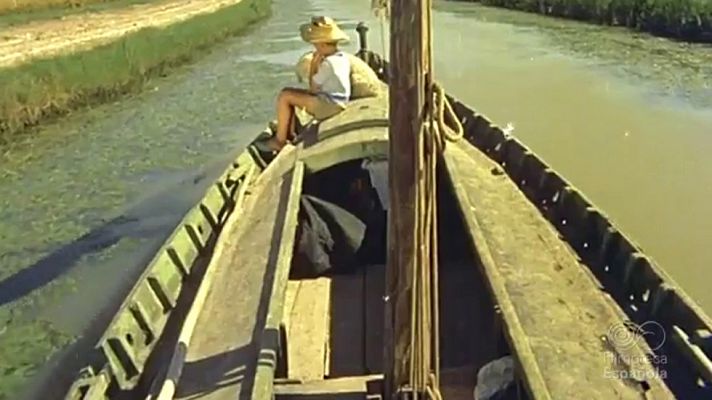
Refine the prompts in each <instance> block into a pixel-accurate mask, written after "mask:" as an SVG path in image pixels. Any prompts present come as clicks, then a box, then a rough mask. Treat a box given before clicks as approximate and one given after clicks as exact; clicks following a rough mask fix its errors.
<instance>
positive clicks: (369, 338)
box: [177, 99, 671, 400]
mask: <svg viewBox="0 0 712 400" xmlns="http://www.w3.org/2000/svg"><path fill="white" fill-rule="evenodd" d="M385 116H386V103H385V101H384V100H383V99H364V100H357V101H354V102H353V104H352V105H351V106H350V108H348V109H346V110H345V111H344V112H343V113H341V114H339V115H338V116H337V117H334V118H333V119H330V120H327V121H324V122H322V123H321V124H320V125H319V127H318V129H316V128H315V130H314V131H313V132H312V134H313V135H314V136H310V134H309V133H308V132H305V133H304V135H303V138H304V140H302V141H301V142H300V143H297V144H296V145H294V146H292V145H290V146H288V147H286V148H285V149H284V150H282V152H280V154H279V155H278V156H277V157H276V158H275V159H274V160H273V161H272V162H271V163H270V164H269V166H268V167H267V168H266V169H265V170H264V172H262V173H261V174H260V176H259V177H258V178H257V181H256V182H255V185H254V187H253V188H252V189H251V191H250V193H249V196H248V199H247V200H246V201H245V205H244V207H243V208H242V210H237V211H236V212H235V214H237V215H239V222H237V223H231V222H230V221H228V223H227V224H226V226H225V228H224V230H223V234H222V236H221V240H220V241H219V242H218V244H217V248H216V250H215V254H214V255H213V257H212V260H211V264H213V265H212V266H209V268H213V269H214V271H215V277H214V278H213V281H214V282H213V284H212V288H211V291H210V293H209V294H208V297H207V299H206V301H205V303H204V304H202V309H201V312H200V317H199V320H198V323H197V326H196V330H195V332H194V333H193V335H192V336H193V337H192V340H191V343H190V346H188V349H187V356H186V361H185V366H184V367H183V370H182V374H181V376H180V380H179V382H178V389H177V398H185V399H188V398H190V399H193V398H201V399H222V398H234V397H235V394H236V393H239V397H240V398H252V399H268V398H272V396H275V398H277V399H376V398H380V396H381V393H382V385H383V378H382V376H383V375H382V374H383V372H384V366H383V361H382V360H383V355H384V343H383V337H384V309H385V302H386V301H387V299H388V298H389V296H388V294H387V293H385V291H384V287H385V275H384V270H385V268H384V264H385V254H386V234H385V227H386V214H387V212H385V211H384V208H386V207H387V206H385V205H386V204H388V202H387V201H383V199H382V198H381V195H380V194H379V190H378V187H379V184H378V182H379V181H382V180H383V176H382V175H381V176H380V177H379V175H378V174H373V173H372V172H371V170H368V168H366V169H365V168H364V162H366V163H371V164H378V163H379V162H381V163H382V162H383V160H384V158H385V156H386V154H387V145H388V140H387V139H388V136H387V128H386V126H387V124H386V123H385V122H383V121H385ZM379 121H381V122H380V123H379ZM438 176H439V178H438V180H439V184H438V193H437V196H438V199H439V206H438V214H439V217H438V232H439V239H438V240H439V243H440V248H439V252H438V254H439V263H440V267H439V268H440V270H439V274H440V281H439V292H440V298H439V307H438V309H439V313H440V319H439V324H438V325H439V328H440V355H441V358H440V372H441V382H440V386H441V390H442V394H443V397H444V398H445V399H472V398H474V392H475V390H476V387H477V390H479V388H480V386H482V385H484V387H485V388H486V387H487V385H494V386H495V387H497V386H498V385H500V386H502V387H505V389H506V390H501V391H500V392H498V391H497V390H494V389H492V392H491V393H489V396H492V395H493V394H496V395H498V396H501V397H489V396H488V395H487V393H486V392H487V390H486V389H483V392H482V393H481V394H480V397H479V399H480V400H484V399H487V398H502V399H507V398H512V399H527V398H555V399H559V398H567V399H579V398H580V399H593V398H619V399H629V398H630V399H638V398H641V396H646V395H649V396H652V398H669V397H670V396H671V394H670V392H669V390H668V388H667V387H666V385H665V384H664V383H663V382H662V380H660V379H658V378H657V377H656V376H655V375H654V374H652V373H651V372H650V371H651V368H653V366H651V365H650V363H647V362H645V361H642V362H639V363H637V364H635V365H628V364H621V363H618V362H614V361H615V360H614V361H612V360H613V358H612V356H611V355H617V356H616V357H618V356H621V355H625V356H626V357H630V359H640V360H645V356H644V353H643V351H644V350H645V349H644V347H640V346H633V347H621V346H616V343H615V342H613V343H612V342H611V341H610V340H607V339H606V338H607V337H606V334H607V332H608V330H609V329H610V327H612V326H615V324H616V323H620V321H622V312H621V310H620V309H619V308H618V307H617V306H616V304H615V302H614V301H613V300H612V299H611V298H610V297H607V296H605V295H602V291H601V287H600V285H599V284H598V282H597V281H596V279H595V278H594V277H593V276H592V275H591V274H590V273H589V272H588V271H587V270H586V268H583V267H582V264H581V259H580V258H579V257H578V256H577V254H576V252H575V251H574V250H573V249H572V248H571V247H569V246H568V245H567V244H566V242H565V241H563V240H562V239H561V236H560V235H559V233H558V232H557V231H556V230H555V229H554V227H553V226H552V225H551V223H550V222H549V221H548V220H547V219H546V218H545V217H544V216H543V215H542V214H541V213H540V212H539V210H538V209H537V208H536V206H535V205H533V204H532V203H531V202H529V201H528V199H527V198H526V196H525V194H523V193H522V191H521V190H520V189H519V188H518V186H517V184H516V183H514V182H513V181H512V180H510V179H509V178H508V177H507V175H506V174H505V173H504V172H503V170H502V168H501V166H500V165H498V164H497V163H496V162H494V161H492V160H491V159H490V158H488V157H487V155H486V154H484V153H482V152H481V151H479V150H478V149H476V148H475V147H474V146H472V145H470V144H469V143H467V142H465V141H463V142H461V143H450V144H448V145H447V147H446V149H445V152H444V154H443V157H442V160H441V162H440V163H439V171H438ZM381 185H382V183H381ZM231 219H232V220H233V222H235V221H234V220H236V218H235V217H234V216H233V217H231ZM635 357H639V358H635ZM507 358H509V359H510V360H512V361H511V363H512V365H511V366H510V367H509V372H508V373H509V374H510V375H512V377H511V384H505V383H506V382H503V381H499V380H498V379H504V378H503V377H504V376H505V375H506V373H507V371H506V370H507V368H506V367H501V368H500V367H495V368H494V370H497V368H499V369H500V371H499V377H497V376H495V377H494V378H492V376H490V375H488V376H489V377H487V378H484V376H485V375H487V374H485V375H483V366H487V365H491V363H493V362H494V363H496V362H498V361H502V360H506V359H507ZM626 359H628V358H626ZM616 360H617V359H616ZM501 365H504V364H501ZM609 368H615V370H616V371H618V372H621V371H623V372H625V373H623V372H621V374H619V375H620V376H623V378H615V379H611V378H610V377H609V376H607V375H606V371H607V369H609ZM631 373H639V374H645V375H642V376H644V379H637V378H636V379H630V378H628V377H629V376H630V374H631ZM495 375H497V374H496V373H495ZM619 375H616V376H617V377H618V376H619ZM636 376H639V375H636ZM478 377H479V378H478ZM491 379H494V380H493V381H490V380H491ZM485 381H487V382H485ZM499 389H502V388H501V387H500V388H499Z"/></svg>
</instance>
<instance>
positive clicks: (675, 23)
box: [465, 0, 712, 43]
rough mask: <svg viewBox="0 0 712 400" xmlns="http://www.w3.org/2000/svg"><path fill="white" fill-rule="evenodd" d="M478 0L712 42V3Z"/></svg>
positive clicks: (711, 0)
mask: <svg viewBox="0 0 712 400" xmlns="http://www.w3.org/2000/svg"><path fill="white" fill-rule="evenodd" d="M465 1H473V0H465ZM478 1H480V2H481V3H482V4H485V5H491V6H497V7H506V8H511V9H516V10H522V11H528V12H535V13H540V14H544V15H551V16H556V17H563V18H571V19H577V20H583V21H591V22H596V23H599V24H606V25H613V26H625V27H629V28H633V29H637V30H641V31H646V32H650V33H653V34H656V35H661V36H667V37H672V38H677V39H682V40H686V41H693V42H704V43H712V0H478Z"/></svg>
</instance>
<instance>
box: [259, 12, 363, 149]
mask: <svg viewBox="0 0 712 400" xmlns="http://www.w3.org/2000/svg"><path fill="white" fill-rule="evenodd" d="M299 30H300V33H301V36H302V39H303V40H304V41H306V42H308V43H311V44H313V45H314V48H315V50H316V51H315V52H314V53H313V57H312V62H311V64H310V68H309V89H306V90H305V89H299V88H285V89H282V91H281V92H280V93H279V96H278V97H277V129H276V132H275V135H274V136H273V137H272V138H271V139H270V140H269V141H268V142H267V145H268V146H269V148H270V149H271V150H274V151H279V150H281V149H282V147H284V145H285V144H286V143H287V139H289V137H290V134H291V133H292V132H293V131H294V126H293V125H294V122H293V121H294V112H295V108H296V107H300V108H303V109H305V110H306V111H307V112H308V113H309V114H311V115H313V116H314V117H315V118H317V119H319V120H321V119H326V118H329V117H331V116H333V115H336V114H338V113H339V112H341V111H343V110H344V109H345V108H346V104H347V103H348V101H349V99H350V97H351V63H350V60H349V57H348V56H347V55H346V54H345V53H343V52H342V51H340V50H339V48H338V44H339V42H345V41H348V40H349V37H348V35H347V34H346V33H345V32H344V31H342V30H341V28H339V26H338V25H337V24H336V23H335V22H334V21H333V20H332V19H331V18H329V17H314V18H312V21H311V23H308V24H304V25H302V26H301V27H300V29H299Z"/></svg>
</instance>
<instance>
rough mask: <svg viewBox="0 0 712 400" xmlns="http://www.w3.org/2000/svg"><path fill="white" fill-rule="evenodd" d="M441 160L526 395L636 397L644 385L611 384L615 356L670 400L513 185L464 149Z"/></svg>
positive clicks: (608, 305)
mask: <svg viewBox="0 0 712 400" xmlns="http://www.w3.org/2000/svg"><path fill="white" fill-rule="evenodd" d="M445 161H446V166H447V171H448V173H449V175H450V178H451V181H452V182H453V183H454V189H455V193H456V196H457V199H458V202H459V205H460V210H461V212H462V215H463V217H464V218H465V222H466V226H467V227H468V228H469V230H470V235H471V238H472V241H473V245H474V246H473V248H474V249H475V252H476V254H475V255H476V256H477V257H478V258H479V259H480V260H481V261H482V268H483V273H484V275H485V276H486V278H487V280H488V281H489V285H490V287H491V290H492V292H493V295H494V298H495V301H496V302H497V304H498V305H499V308H500V310H501V312H502V317H503V322H504V326H505V334H506V335H507V336H508V341H509V342H510V345H511V347H512V350H513V351H514V353H515V354H516V356H517V359H518V361H519V363H520V364H521V367H522V368H523V369H524V371H525V373H524V374H523V378H524V379H525V382H526V384H527V387H528V389H529V390H530V395H531V397H533V398H536V399H559V398H591V399H593V398H616V399H639V398H641V396H643V392H644V387H643V386H642V385H641V384H639V383H636V382H634V381H632V380H626V379H620V377H621V376H624V375H625V374H622V373H621V374H619V372H620V371H619V369H620V368H621V366H620V365H616V363H615V360H616V359H619V360H620V359H621V357H622V358H623V359H625V360H628V361H631V360H634V361H635V362H633V363H632V364H635V365H632V366H631V367H630V370H626V371H625V372H626V373H627V374H628V376H631V374H633V373H635V374H639V375H636V376H643V377H645V378H646V379H645V380H646V382H647V385H649V386H650V389H649V390H648V396H650V397H651V398H671V397H672V394H671V393H670V392H669V390H668V389H667V387H666V386H665V385H664V384H663V382H662V381H661V380H660V379H658V378H657V376H656V375H655V372H654V370H653V369H652V366H651V365H650V364H649V363H647V362H646V361H647V359H646V358H645V354H644V353H643V351H642V350H641V349H640V348H638V347H637V346H630V347H627V346H622V344H621V343H615V338H611V337H610V333H611V330H613V329H616V328H617V327H618V328H620V327H622V322H623V321H622V320H621V319H620V318H619V315H620V314H621V313H620V310H618V309H617V308H616V306H615V304H614V303H613V302H612V301H610V300H609V299H608V298H607V297H605V296H602V295H601V293H600V291H599V290H598V287H597V285H596V284H595V283H594V282H593V281H592V280H591V278H590V277H589V276H588V275H587V274H586V273H585V272H584V271H583V270H582V268H583V267H582V266H581V265H580V264H579V262H578V260H577V257H576V255H575V253H574V252H573V251H572V249H570V248H569V247H567V246H566V245H565V243H563V242H562V241H561V240H560V239H559V237H558V235H557V232H556V230H555V229H554V227H552V226H551V224H550V223H548V222H547V221H546V219H545V218H544V217H543V216H542V215H541V214H540V213H539V212H538V210H537V209H536V207H535V206H534V205H532V204H531V203H530V202H528V201H527V200H526V198H525V197H524V195H523V194H522V193H521V192H520V191H519V190H518V188H517V186H516V185H515V184H514V183H513V182H512V181H510V180H509V179H507V177H506V176H502V175H501V174H493V173H492V170H493V168H495V166H496V164H495V163H494V162H493V161H492V160H490V159H488V158H487V157H486V155H484V154H482V153H481V152H479V151H478V150H476V149H475V148H473V147H471V146H468V145H467V144H464V143H463V144H459V145H452V146H448V147H447V149H446V153H445ZM606 337H608V339H607V341H603V340H602V339H603V338H606ZM612 342H613V343H612ZM614 351H615V352H617V353H614ZM640 361H642V362H640ZM581 377H586V384H585V385H582V384H581Z"/></svg>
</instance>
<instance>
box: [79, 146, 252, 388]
mask: <svg viewBox="0 0 712 400" xmlns="http://www.w3.org/2000/svg"><path fill="white" fill-rule="evenodd" d="M257 168H258V167H257V165H256V163H255V162H254V160H253V159H252V158H251V157H249V154H247V153H245V152H243V153H241V154H240V155H239V156H238V157H237V158H236V159H235V161H233V162H232V163H231V164H230V165H229V166H228V167H227V168H226V170H225V171H224V172H223V173H222V175H221V176H220V177H219V178H218V179H216V180H215V181H214V182H213V184H212V185H210V186H209V187H208V189H206V191H205V195H204V196H203V198H201V200H200V201H199V202H198V203H197V204H196V205H195V206H193V207H192V208H191V209H190V210H188V211H187V212H186V214H185V216H184V217H183V218H182V219H181V220H180V222H178V224H177V225H176V227H175V229H174V230H173V231H172V232H171V234H170V235H169V237H168V238H167V239H166V240H165V241H164V243H163V244H162V245H161V247H160V248H159V250H158V251H157V252H156V255H155V256H154V257H153V258H152V260H151V261H150V262H149V263H148V264H147V266H146V268H145V270H144V271H143V272H142V274H141V276H140V278H139V279H138V280H137V282H136V283H135V284H134V286H133V287H132V288H131V290H130V291H129V292H128V294H127V295H126V297H125V299H124V301H123V302H122V303H121V305H120V306H119V307H118V309H117V311H116V312H115V314H114V317H113V318H112V320H111V322H110V323H109V325H108V326H107V328H106V329H105V330H104V332H103V334H102V335H101V337H100V339H99V340H98V341H97V343H96V345H95V346H94V347H93V348H92V349H91V352H92V353H94V354H93V355H91V356H90V357H88V361H87V363H85V365H84V367H82V368H81V370H80V371H78V375H77V377H76V378H75V379H74V380H73V382H72V384H71V385H70V387H69V388H68V389H67V391H66V394H65V398H66V399H93V398H103V397H102V396H104V395H105V394H104V393H103V392H104V391H105V390H107V389H108V388H109V387H110V386H111V384H112V383H115V384H117V385H118V387H119V388H121V389H122V390H130V389H133V388H134V387H135V386H136V385H137V384H138V382H139V381H140V379H141V378H142V376H143V372H144V368H145V366H146V363H147V362H148V360H149V358H150V356H151V355H152V353H153V350H154V349H155V348H156V346H158V344H159V343H160V341H161V339H162V337H163V333H164V331H165V328H166V326H167V325H168V322H169V320H170V319H171V317H173V314H174V313H175V311H177V310H176V308H177V306H178V305H179V302H180V299H181V297H182V296H183V295H184V292H185V290H184V289H185V287H186V285H187V284H188V283H189V282H191V281H193V280H194V279H197V278H196V277H195V275H196V274H197V275H200V274H201V273H202V272H204V271H201V270H202V269H204V268H200V267H201V265H198V264H206V265H205V266H207V260H205V258H204V256H205V254H206V252H210V251H212V250H213V249H214V247H215V245H216V243H217V240H218V238H219V236H220V232H221V230H222V228H223V227H224V225H225V223H226V222H227V219H228V218H230V217H233V216H234V211H235V210H236V206H237V205H239V204H240V203H241V202H242V201H243V200H244V198H245V196H246V195H247V192H248V189H249V188H250V187H252V186H253V184H254V179H255V178H256V177H257V176H259V175H260V174H259V173H255V171H256V169H257ZM216 207H217V208H216ZM238 211H239V210H238ZM186 235H187V237H188V239H187V240H186V239H185V238H181V236H182V237H185V236H186ZM186 243H187V244H186ZM191 246H192V249H191V248H190V247H191ZM176 249H180V250H176ZM166 274H167V275H168V277H165V275H166ZM166 281H168V283H167V282H166ZM167 290H170V293H166V291H167ZM159 292H162V293H160V294H159ZM146 293H148V294H149V295H148V296H147V295H146ZM168 296H170V298H167V297H168ZM147 297H148V299H147ZM147 303H149V304H147ZM149 307H150V308H149ZM157 307H158V308H157ZM157 309H162V310H161V311H162V312H156V310H157ZM149 310H153V311H154V312H153V315H150V312H151V311H149ZM156 314H158V315H156ZM151 317H153V318H151ZM129 335H130V336H129ZM129 337H131V338H132V340H128V338H129ZM134 345H136V346H135V347H136V348H134ZM117 346H119V347H118V348H117ZM117 351H120V352H123V353H124V354H123V355H122V356H118V355H117ZM120 357H123V358H124V360H123V361H122V360H121V359H120ZM126 357H128V360H126ZM123 362H129V363H131V366H130V367H129V368H132V369H134V371H133V374H132V376H129V374H130V373H131V371H127V369H126V368H125V365H123ZM97 396H98V397H97Z"/></svg>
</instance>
